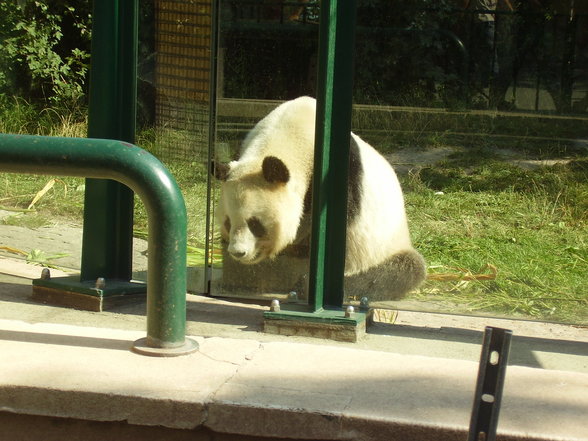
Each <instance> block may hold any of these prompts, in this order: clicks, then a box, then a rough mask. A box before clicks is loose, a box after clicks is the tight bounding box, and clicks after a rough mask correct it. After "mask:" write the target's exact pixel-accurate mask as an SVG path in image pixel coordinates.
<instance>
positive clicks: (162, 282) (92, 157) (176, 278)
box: [0, 134, 197, 356]
mask: <svg viewBox="0 0 588 441" xmlns="http://www.w3.org/2000/svg"><path fill="white" fill-rule="evenodd" d="M0 171H3V172H10V173H31V174H41V175H47V174H51V175H63V176H78V177H86V178H99V179H112V180H114V181H117V182H120V183H122V184H124V185H126V186H128V187H129V188H130V189H132V190H133V191H135V192H136V193H137V194H138V195H139V197H140V198H141V200H142V201H143V203H144V204H145V207H146V209H147V213H148V229H149V254H148V271H147V338H146V339H142V340H144V341H140V342H136V345H135V350H137V351H138V352H142V353H150V354H151V355H164V356H165V355H180V354H182V353H186V352H191V351H192V350H195V348H197V345H196V343H194V342H192V341H191V340H189V339H186V338H185V333H186V228H187V227H186V206H185V204H184V198H183V196H182V193H181V191H180V189H179V187H178V185H177V183H176V181H175V179H174V178H173V176H172V175H171V174H170V173H169V171H168V170H167V169H166V168H165V166H164V165H163V164H162V163H161V162H160V161H159V160H158V159H157V158H155V157H154V156H153V155H151V154H150V153H148V152H147V151H145V150H143V149H141V148H139V147H137V146H135V145H132V144H129V143H126V142H122V141H114V140H105V139H91V138H58V137H45V136H29V135H5V134H0Z"/></svg>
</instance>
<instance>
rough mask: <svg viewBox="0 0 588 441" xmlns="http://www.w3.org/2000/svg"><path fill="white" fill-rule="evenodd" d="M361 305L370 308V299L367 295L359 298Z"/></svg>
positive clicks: (362, 307)
mask: <svg viewBox="0 0 588 441" xmlns="http://www.w3.org/2000/svg"><path fill="white" fill-rule="evenodd" d="M359 307H360V308H361V309H367V308H369V307H370V299H369V298H367V297H366V296H364V297H362V298H361V299H360V300H359Z"/></svg>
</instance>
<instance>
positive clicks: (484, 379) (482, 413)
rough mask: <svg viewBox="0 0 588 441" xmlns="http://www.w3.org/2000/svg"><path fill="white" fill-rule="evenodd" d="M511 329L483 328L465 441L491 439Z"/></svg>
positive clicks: (494, 428) (493, 434) (504, 371)
mask: <svg viewBox="0 0 588 441" xmlns="http://www.w3.org/2000/svg"><path fill="white" fill-rule="evenodd" d="M511 337H512V331H510V330H508V329H502V328H493V327H490V326H488V327H486V330H485V332H484V341H483V343H482V354H481V356H480V368H479V371H478V382H477V384H476V393H475V396H474V406H473V409H472V418H471V421H470V433H469V436H468V441H494V440H495V439H496V427H497V426H498V414H499V412H500V402H501V400H502V390H503V387H504V379H505V376H506V365H507V363H508V354H509V350H510V340H511Z"/></svg>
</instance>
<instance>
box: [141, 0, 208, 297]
mask: <svg viewBox="0 0 588 441" xmlns="http://www.w3.org/2000/svg"><path fill="white" fill-rule="evenodd" d="M140 6H141V13H140V14H141V20H140V27H139V34H140V35H139V40H140V43H139V60H140V61H139V69H138V75H139V81H138V118H139V124H138V127H139V132H138V137H137V144H138V145H140V146H141V147H143V148H145V149H147V150H149V151H150V152H151V153H153V154H154V155H155V156H157V157H158V158H159V159H160V160H161V161H163V162H164V163H165V164H166V166H167V167H168V168H169V169H170V171H171V172H172V173H173V175H174V176H175V178H176V180H177V181H178V184H179V185H180V188H181V189H182V192H183V194H184V199H185V201H186V207H187V211H188V266H189V268H188V290H189V291H191V292H195V293H203V292H206V290H207V284H206V282H205V267H206V265H205V245H206V207H207V202H206V201H207V179H208V165H207V162H208V142H209V140H208V137H209V124H210V118H209V117H210V113H209V105H210V102H209V82H210V44H211V26H212V19H211V16H212V6H211V2H210V1H204V0H203V1H191V2H185V1H178V0H169V1H157V2H154V1H147V2H145V1H141V2H140ZM135 217H136V221H135V235H136V236H139V237H143V236H144V235H145V234H146V231H147V219H146V213H145V210H144V207H143V206H142V205H141V203H140V202H139V201H137V207H136V210H135ZM135 276H136V277H138V278H144V277H145V273H144V272H141V273H138V274H135Z"/></svg>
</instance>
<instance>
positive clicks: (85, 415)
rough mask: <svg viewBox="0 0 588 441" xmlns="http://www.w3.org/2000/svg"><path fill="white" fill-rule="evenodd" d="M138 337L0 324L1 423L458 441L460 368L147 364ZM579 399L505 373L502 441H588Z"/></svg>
mask: <svg viewBox="0 0 588 441" xmlns="http://www.w3.org/2000/svg"><path fill="white" fill-rule="evenodd" d="M142 336H143V332H139V331H122V330H114V329H106V328H100V329H99V328H88V327H74V326H66V325H59V324H46V323H37V324H30V323H25V322H21V321H14V320H0V354H2V356H1V357H0V411H2V412H4V418H6V415H10V414H13V415H14V416H15V418H17V416H19V418H20V417H22V415H32V416H46V417H61V418H70V419H75V420H85V421H104V422H116V423H119V422H126V423H128V424H132V425H144V426H163V427H167V428H170V429H183V430H195V429H202V430H206V431H210V432H212V433H221V434H222V433H224V434H231V433H232V434H240V435H244V436H250V437H254V438H253V439H256V438H263V437H266V438H272V437H273V438H286V439H301V440H302V439H307V440H311V439H313V440H317V439H323V440H360V441H362V440H366V441H368V440H386V441H395V440H399V441H400V440H403V441H404V440H408V439H410V440H427V441H428V440H447V441H454V440H460V441H462V440H463V439H464V437H465V434H466V433H467V429H468V424H469V416H470V411H471V404H472V399H473V391H474V385H475V379H476V374H477V363H475V362H472V361H463V360H456V359H442V358H431V357H423V356H411V355H401V354H397V353H392V352H380V351H371V350H358V349H354V348H352V347H341V346H329V345H314V344H308V343H291V342H284V341H282V342H259V341H256V340H243V339H230V338H218V337H211V338H203V337H194V338H195V339H196V340H197V341H198V343H199V344H200V348H201V349H200V351H199V352H197V353H194V354H191V355H188V356H185V357H178V358H173V359H158V358H150V357H143V356H140V355H137V354H134V353H132V352H131V351H130V350H129V348H130V346H131V344H132V342H133V341H134V340H136V339H137V338H140V337H142ZM586 390H588V375H587V374H584V373H578V372H566V371H556V370H542V369H532V368H527V367H519V366H509V368H508V371H507V381H506V386H505V395H504V398H503V407H502V412H501V418H500V423H499V433H500V434H501V438H500V439H501V440H575V441H578V440H588V421H587V419H586V414H587V412H588V395H587V394H586ZM1 432H2V429H0V435H1ZM0 438H2V436H0ZM4 439H5V437H4ZM70 439H74V438H70ZM206 439H209V438H206Z"/></svg>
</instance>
